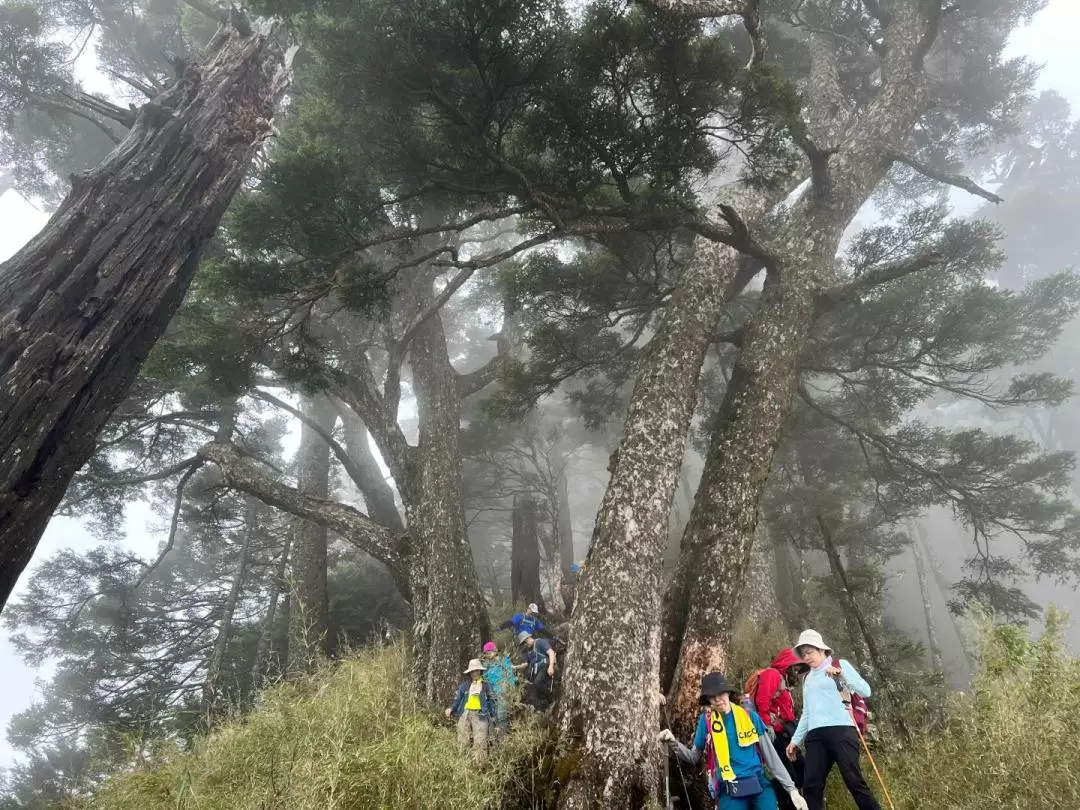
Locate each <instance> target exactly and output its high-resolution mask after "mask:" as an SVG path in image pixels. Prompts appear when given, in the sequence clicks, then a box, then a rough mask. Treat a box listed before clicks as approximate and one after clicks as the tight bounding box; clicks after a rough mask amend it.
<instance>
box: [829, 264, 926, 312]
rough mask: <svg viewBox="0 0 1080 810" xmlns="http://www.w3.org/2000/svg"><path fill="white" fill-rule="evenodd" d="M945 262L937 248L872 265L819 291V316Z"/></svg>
mask: <svg viewBox="0 0 1080 810" xmlns="http://www.w3.org/2000/svg"><path fill="white" fill-rule="evenodd" d="M944 263H945V257H944V256H943V255H942V254H941V253H939V252H938V251H936V250H933V251H929V252H927V253H920V254H919V255H918V256H912V257H910V258H907V259H901V260H899V261H896V262H890V263H888V264H882V265H878V266H876V267H871V268H870V269H869V270H867V271H866V272H865V273H863V274H862V275H860V276H858V277H857V278H854V279H852V280H851V281H849V282H847V283H846V284H839V285H837V286H835V287H830V288H829V289H827V290H823V291H822V292H820V293H818V297H817V316H821V315H824V314H825V313H826V312H828V311H829V310H831V309H835V308H836V307H837V306H839V305H840V304H843V303H845V302H847V301H851V300H854V299H855V298H858V297H859V296H860V295H863V294H864V293H868V292H870V291H871V290H873V289H875V288H877V287H880V286H881V285H882V284H888V283H889V282H890V281H896V280H897V279H901V278H904V277H906V276H910V275H911V274H912V273H918V272H919V271H920V270H926V269H927V268H930V267H938V266H939V265H942V264H944Z"/></svg>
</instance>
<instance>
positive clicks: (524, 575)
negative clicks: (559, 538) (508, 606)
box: [510, 495, 544, 605]
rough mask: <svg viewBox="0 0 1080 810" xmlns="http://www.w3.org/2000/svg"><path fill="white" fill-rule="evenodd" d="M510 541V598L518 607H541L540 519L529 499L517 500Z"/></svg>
mask: <svg viewBox="0 0 1080 810" xmlns="http://www.w3.org/2000/svg"><path fill="white" fill-rule="evenodd" d="M512 531H513V534H512V536H511V538H510V598H511V600H513V602H514V604H515V605H519V604H526V605H527V604H529V603H530V602H536V603H537V604H541V603H542V602H543V601H544V599H543V593H542V592H541V588H540V516H539V514H538V513H537V508H536V501H535V500H534V499H533V498H532V497H531V496H529V495H516V496H514V507H513V528H512Z"/></svg>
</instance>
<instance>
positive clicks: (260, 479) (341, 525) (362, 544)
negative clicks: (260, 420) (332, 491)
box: [199, 442, 409, 594]
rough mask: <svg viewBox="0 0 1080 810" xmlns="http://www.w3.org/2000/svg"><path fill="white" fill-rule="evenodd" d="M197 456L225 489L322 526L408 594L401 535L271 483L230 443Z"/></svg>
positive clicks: (338, 505)
mask: <svg viewBox="0 0 1080 810" xmlns="http://www.w3.org/2000/svg"><path fill="white" fill-rule="evenodd" d="M199 456H200V457H201V458H204V459H206V460H207V461H212V462H213V463H214V464H216V465H217V466H218V469H219V470H221V475H222V478H223V479H224V483H225V485H226V486H229V487H232V488H233V489H236V490H239V491H240V492H246V493H249V494H251V495H254V496H255V497H256V498H258V499H259V500H260V501H262V502H263V503H265V504H266V505H268V506H274V507H277V508H278V509H282V510H284V511H286V512H288V513H289V514H291V515H297V516H299V517H303V518H306V519H307V520H310V521H312V522H314V523H318V524H320V525H322V526H326V527H327V528H328V529H332V530H333V531H334V532H336V533H338V534H340V535H341V536H342V537H343V538H344V539H345V540H347V541H348V542H350V543H352V544H353V545H355V546H356V547H357V548H359V549H361V550H362V551H366V552H367V553H368V554H370V555H371V556H372V557H374V558H375V559H376V560H378V561H379V562H381V563H383V564H384V565H385V566H386V567H387V568H389V569H390V572H391V573H392V574H393V575H394V581H395V582H396V583H397V584H398V587H399V588H402V593H403V594H407V593H408V562H407V559H408V548H409V543H408V538H407V537H406V536H405V535H401V534H396V533H394V532H392V531H390V530H389V529H388V528H386V527H385V526H380V525H379V524H378V523H376V522H375V521H373V520H372V519H371V518H369V517H368V516H367V515H365V514H364V513H363V512H361V511H359V510H358V509H353V507H351V506H347V505H346V504H343V503H338V502H337V501H334V500H330V499H327V498H317V497H315V496H313V495H305V494H304V493H302V492H300V490H298V489H296V488H294V487H289V486H285V485H284V484H281V483H279V482H277V481H275V480H274V479H273V478H271V477H270V476H269V475H267V474H266V473H264V472H263V471H262V470H260V469H259V467H258V464H257V463H256V462H255V461H254V460H253V459H251V458H248V457H246V456H243V455H241V454H240V451H239V450H237V449H236V448H235V447H234V446H233V445H231V444H221V443H218V442H210V443H209V444H205V445H203V446H202V447H200V448H199Z"/></svg>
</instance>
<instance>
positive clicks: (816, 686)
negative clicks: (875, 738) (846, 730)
mask: <svg viewBox="0 0 1080 810" xmlns="http://www.w3.org/2000/svg"><path fill="white" fill-rule="evenodd" d="M835 665H836V664H835V661H833V660H832V659H827V661H826V663H825V664H822V665H821V666H820V667H818V668H817V669H812V670H810V672H809V673H808V674H807V676H806V680H804V681H803V692H802V693H803V705H802V716H801V717H800V718H799V725H798V727H797V728H796V729H795V735H794V736H793V737H792V738H791V741H792V742H793V743H795V745H802V743H803V740H805V739H806V735H807V734H809V733H810V732H811V731H813V730H814V729H815V728H826V727H828V726H853V725H855V724H854V723H853V722H852V720H851V715H850V714H848V710H847V707H846V706H844V701H843V700H841V698H840V692H839V691H838V690H837V688H836V681H834V680H833V679H832V678H830V677H829V676H828V675H826V674H825V670H826V668H827V667H831V666H835ZM839 666H840V670H841V672H842V673H843V677H844V680H845V681H847V684H848V686H849V687H851V690H852V691H853V692H856V693H858V694H859V695H861V696H862V697H864V698H868V697H870V684H868V683H867V682H866V681H865V679H863V676H862V675H860V674H859V673H858V672H857V671H856V669H855V667H853V666H852V665H851V664H849V663H848V662H847V661H844V660H841V661H840V664H839Z"/></svg>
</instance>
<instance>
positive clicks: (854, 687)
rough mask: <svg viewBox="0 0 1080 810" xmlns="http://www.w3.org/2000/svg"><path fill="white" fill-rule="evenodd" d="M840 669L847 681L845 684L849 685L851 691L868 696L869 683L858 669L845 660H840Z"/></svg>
mask: <svg viewBox="0 0 1080 810" xmlns="http://www.w3.org/2000/svg"><path fill="white" fill-rule="evenodd" d="M840 669H841V671H842V672H843V673H844V680H845V681H847V685H848V686H850V687H851V691H853V692H855V693H856V694H858V695H860V696H862V697H864V698H868V697H870V684H868V683H867V682H866V679H865V678H863V676H862V675H860V674H859V671H858V670H857V669H855V667H853V666H852V665H851V664H849V663H848V662H847V661H844V660H841V661H840Z"/></svg>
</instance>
